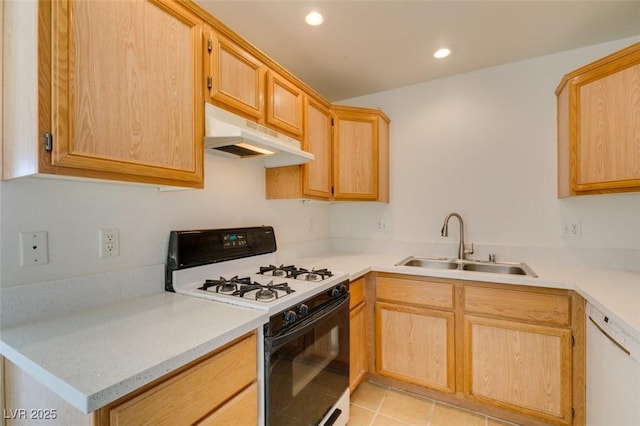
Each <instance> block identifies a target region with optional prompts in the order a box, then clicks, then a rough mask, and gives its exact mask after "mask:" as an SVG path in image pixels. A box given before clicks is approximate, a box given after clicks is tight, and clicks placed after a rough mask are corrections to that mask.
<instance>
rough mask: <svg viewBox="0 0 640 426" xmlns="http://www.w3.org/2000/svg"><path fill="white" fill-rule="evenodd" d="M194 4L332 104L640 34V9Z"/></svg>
mask: <svg viewBox="0 0 640 426" xmlns="http://www.w3.org/2000/svg"><path fill="white" fill-rule="evenodd" d="M197 2H198V3H199V4H200V5H202V6H203V7H204V8H205V9H207V10H208V11H209V12H210V13H211V14H212V15H214V16H215V17H216V18H218V19H219V20H220V21H222V22H223V23H225V24H226V25H227V26H229V27H230V28H231V29H233V30H234V31H235V32H237V33H238V34H240V35H241V36H242V37H244V38H245V39H246V40H248V41H249V42H251V43H252V44H253V45H255V46H256V47H257V48H259V49H260V50H262V51H263V52H264V53H266V54H267V55H268V56H270V57H271V58H273V59H274V60H275V61H277V62H278V63H279V64H280V65H282V66H283V67H284V68H286V69H287V70H289V71H290V72H292V73H293V74H295V75H296V76H297V77H299V78H300V79H301V80H303V81H304V82H305V83H307V84H308V85H309V86H311V87H312V88H314V89H315V90H316V91H317V92H318V93H320V94H321V95H323V96H324V97H326V98H327V99H328V100H330V101H337V100H342V99H349V98H352V97H356V96H360V95H365V94H369V93H375V92H379V91H383V90H388V89H393V88H397V87H402V86H407V85H410V84H415V83H419V82H423V81H427V80H432V79H436V78H440V77H444V76H448V75H453V74H458V73H462V72H467V71H472V70H477V69H481V68H486V67H491V66H495V65H499V64H505V63H509V62H514V61H519V60H523V59H527V58H533V57H536V56H542V55H548V54H552V53H556V52H561V51H564V50H570V49H576V48H579V47H583V46H588V45H592V44H598V43H603V42H606V41H611V40H617V39H622V38H626V37H632V36H636V35H640V0H635V1H595V0H594V1H520V0H518V1H516V0H512V1H487V0H476V1H406V0H396V1H371V0H370V1H361V0H360V1H359V0H347V1H329V0H308V1H306V0H298V1H282V0H281V1H266V0H265V1H260V0H255V1H240V0H197ZM311 9H318V10H320V11H321V12H322V13H323V15H324V17H325V22H324V24H323V25H321V26H319V27H310V26H308V25H307V24H305V23H304V16H305V14H306V13H307V12H308V11H310V10H311ZM443 45H446V46H449V47H450V48H451V49H452V50H453V53H452V55H451V56H450V57H449V58H447V59H444V60H436V59H434V58H433V56H432V54H433V52H434V51H435V50H436V49H437V48H438V47H440V46H443Z"/></svg>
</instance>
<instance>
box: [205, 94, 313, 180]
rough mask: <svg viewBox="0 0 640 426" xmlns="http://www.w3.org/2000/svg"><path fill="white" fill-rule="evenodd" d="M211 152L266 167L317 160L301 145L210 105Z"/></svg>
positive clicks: (207, 138) (207, 109)
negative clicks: (302, 148) (246, 159)
mask: <svg viewBox="0 0 640 426" xmlns="http://www.w3.org/2000/svg"><path fill="white" fill-rule="evenodd" d="M204 112H205V137H204V147H205V150H206V151H207V152H217V153H223V154H224V155H231V156H234V157H237V158H260V159H261V160H262V162H263V163H264V166H265V167H267V168H269V167H282V166H293V165H296V164H303V163H306V162H308V161H311V160H313V158H314V157H313V154H311V153H308V152H305V151H303V150H301V149H300V141H298V140H296V139H293V138H290V137H288V136H286V135H283V134H281V133H278V132H276V131H274V130H271V129H268V128H267V127H265V126H262V125H260V124H257V123H254V122H253V121H250V120H247V119H245V118H243V117H240V116H239V115H236V114H233V113H231V112H229V111H226V110H224V109H222V108H218V107H216V106H214V105H211V104H210V103H205V104H204Z"/></svg>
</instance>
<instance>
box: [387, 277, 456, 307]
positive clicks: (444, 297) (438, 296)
mask: <svg viewBox="0 0 640 426" xmlns="http://www.w3.org/2000/svg"><path fill="white" fill-rule="evenodd" d="M376 299H378V300H387V301H393V302H400V303H407V304H410V305H421V306H430V307H434V308H440V309H453V284H448V283H441V282H435V281H418V280H408V279H404V278H389V277H378V278H377V280H376Z"/></svg>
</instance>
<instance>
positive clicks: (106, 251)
mask: <svg viewBox="0 0 640 426" xmlns="http://www.w3.org/2000/svg"><path fill="white" fill-rule="evenodd" d="M114 256H120V231H119V230H118V229H101V230H100V257H114Z"/></svg>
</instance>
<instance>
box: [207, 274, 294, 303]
mask: <svg viewBox="0 0 640 426" xmlns="http://www.w3.org/2000/svg"><path fill="white" fill-rule="evenodd" d="M212 289H214V290H215V292H216V293H221V294H227V295H229V296H235V297H245V295H247V296H249V297H253V298H255V300H260V301H263V302H268V301H271V300H275V299H277V298H278V297H279V296H280V294H279V292H281V293H283V294H290V293H293V292H294V291H295V290H294V289H292V288H291V287H289V284H287V283H280V284H274V283H273V280H271V281H269V283H268V284H260V283H258V282H255V281H251V278H249V277H243V278H238V276H235V277H233V278H231V279H226V278H224V277H220V279H219V280H206V281H205V283H204V284H203V285H202V287H198V290H205V291H213V290H212Z"/></svg>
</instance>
